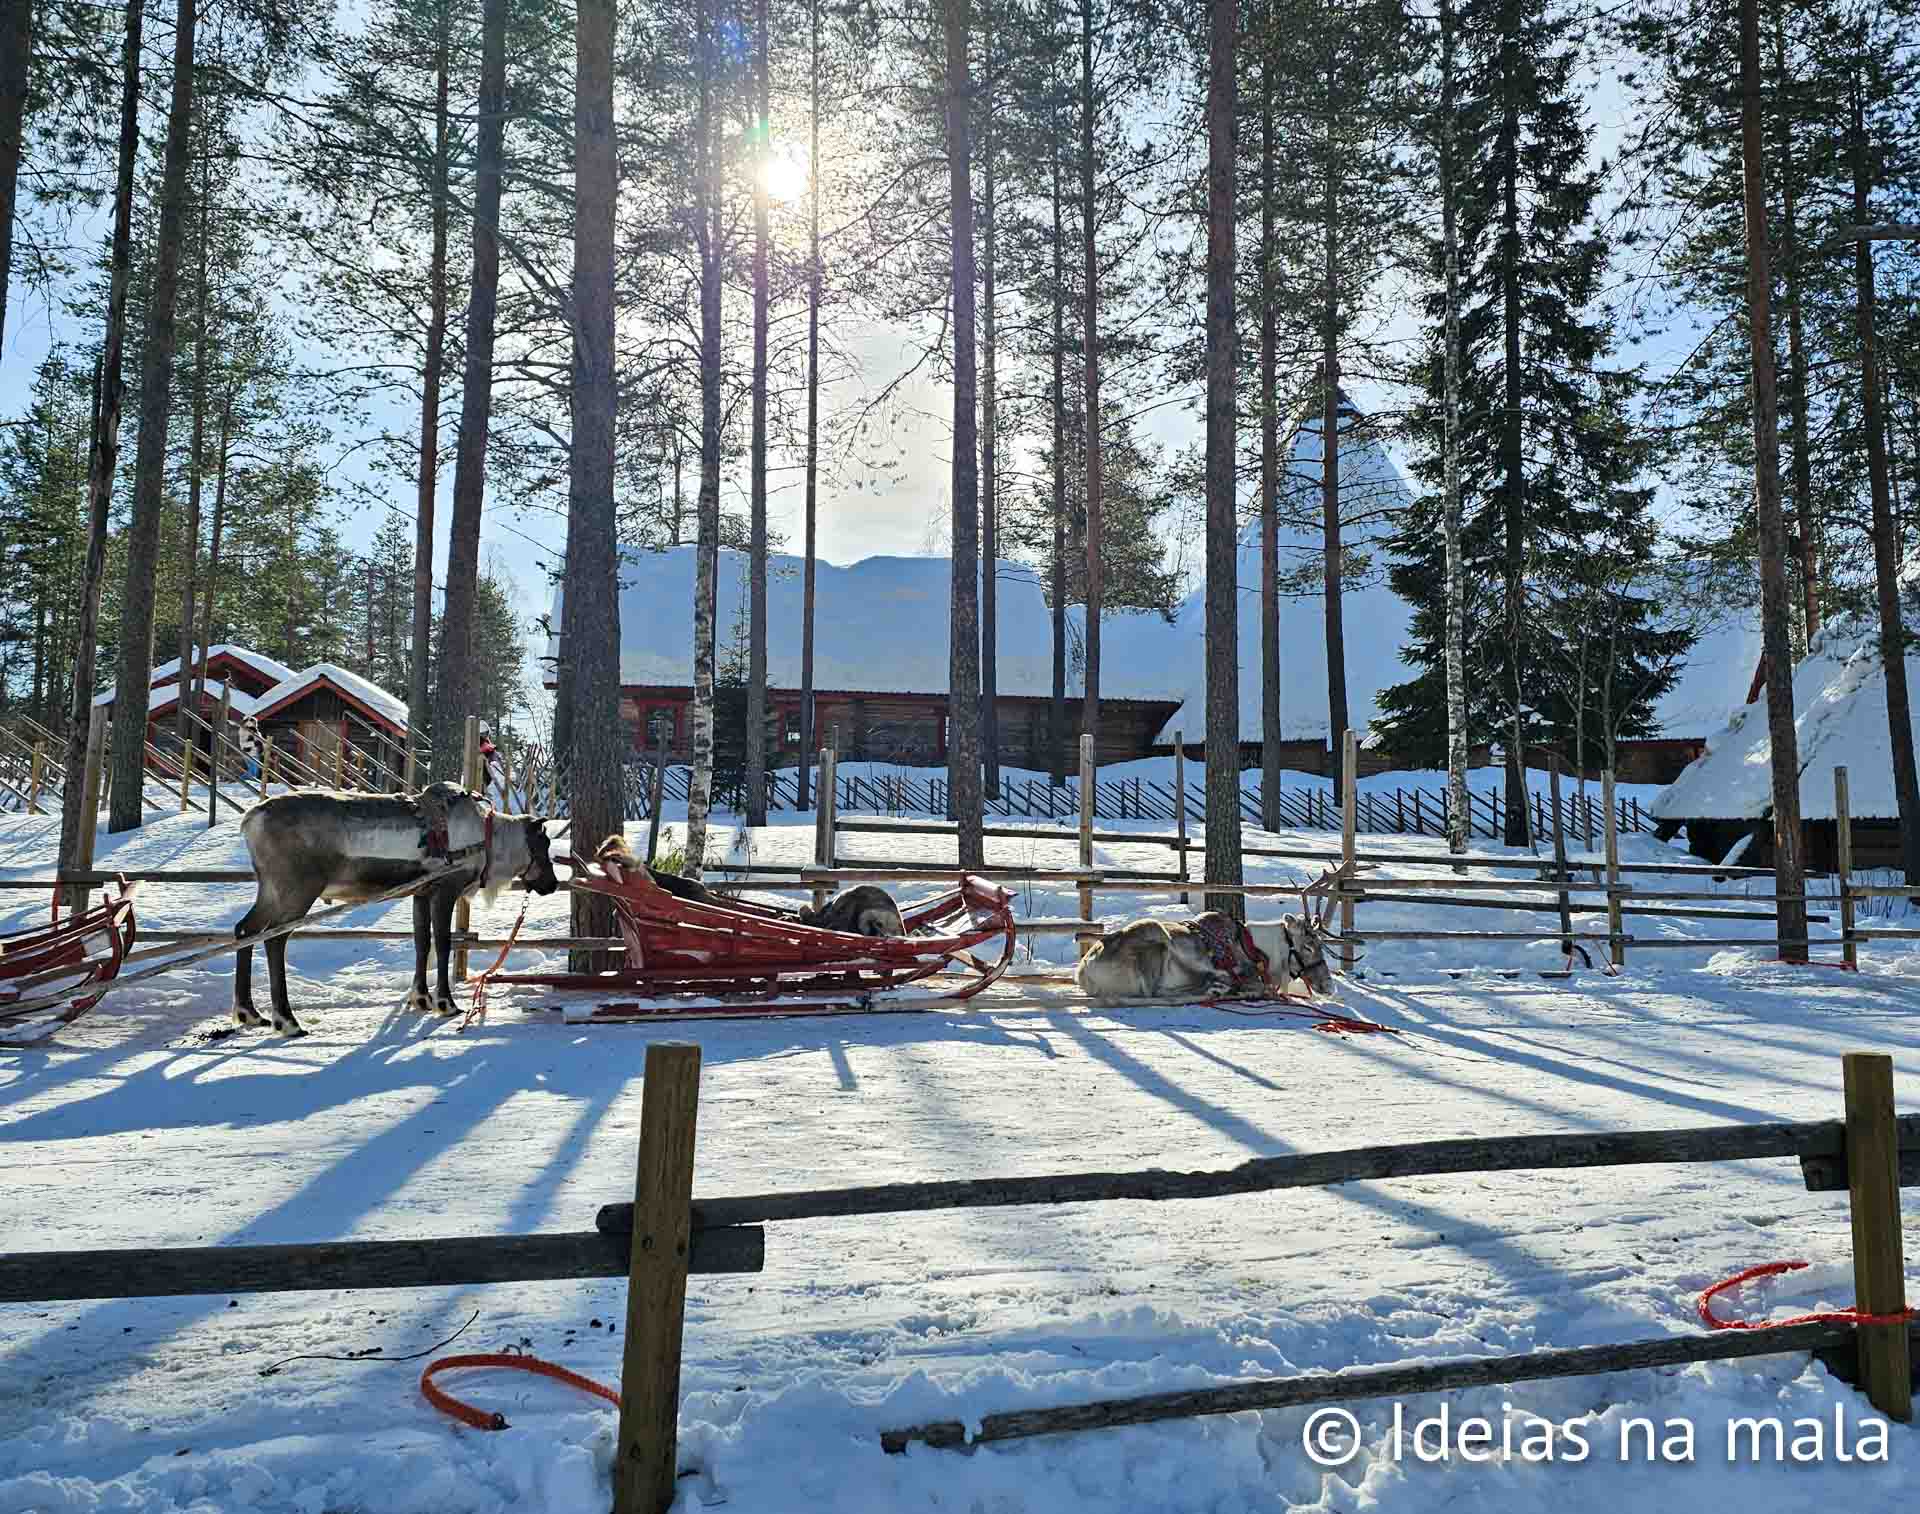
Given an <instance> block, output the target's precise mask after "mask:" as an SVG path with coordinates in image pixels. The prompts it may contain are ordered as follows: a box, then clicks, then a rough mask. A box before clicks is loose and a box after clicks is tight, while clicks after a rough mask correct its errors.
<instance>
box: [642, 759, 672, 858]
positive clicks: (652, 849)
mask: <svg viewBox="0 0 1920 1514" xmlns="http://www.w3.org/2000/svg"><path fill="white" fill-rule="evenodd" d="M650 797H651V799H652V803H651V804H649V805H648V808H649V809H650V810H651V811H652V813H651V814H650V815H649V816H648V818H647V861H648V862H649V863H651V862H652V861H653V859H654V856H655V855H656V854H657V853H658V852H659V850H660V806H661V805H662V804H664V803H666V798H667V733H666V730H665V728H664V725H663V728H662V730H661V732H660V739H659V741H657V742H655V743H654V748H653V793H652V795H651V796H650Z"/></svg>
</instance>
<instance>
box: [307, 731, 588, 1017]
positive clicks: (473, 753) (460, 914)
mask: <svg viewBox="0 0 1920 1514" xmlns="http://www.w3.org/2000/svg"><path fill="white" fill-rule="evenodd" d="M344 748H345V741H344V738H343V739H342V749H343V750H344ZM460 783H461V786H462V787H463V788H468V789H477V788H479V787H480V717H479V716H477V715H469V716H468V717H467V730H466V747H465V749H464V750H463V752H462V754H461V757H460ZM587 844H588V845H589V846H591V845H593V842H592V841H591V840H589V841H588V843H587ZM472 923H473V905H472V904H471V903H470V902H469V901H468V900H467V899H465V898H462V899H461V900H460V902H459V903H458V904H456V905H455V906H454V907H453V928H454V930H455V931H456V932H457V933H458V934H459V935H460V936H461V937H462V938H464V937H465V936H466V935H467V934H468V928H469V927H470V926H471V925H472ZM453 977H454V981H455V982H457V983H464V982H466V981H467V949H466V947H464V946H456V947H455V948H454V949H453Z"/></svg>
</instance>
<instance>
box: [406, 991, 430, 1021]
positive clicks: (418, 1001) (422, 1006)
mask: <svg viewBox="0 0 1920 1514" xmlns="http://www.w3.org/2000/svg"><path fill="white" fill-rule="evenodd" d="M403 1007H404V1008H405V1009H407V1010H408V1011H410V1012H411V1013H413V1014H417V1015H430V1014H432V1013H433V1000H432V999H430V998H428V997H427V991H426V990H425V989H424V988H416V989H413V990H411V991H410V992H409V993H408V994H407V1002H406V1004H405V1005H404V1006H403Z"/></svg>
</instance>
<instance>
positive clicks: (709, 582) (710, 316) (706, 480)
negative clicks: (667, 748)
mask: <svg viewBox="0 0 1920 1514" xmlns="http://www.w3.org/2000/svg"><path fill="white" fill-rule="evenodd" d="M711 4H712V0H698V8H699V21H698V43H697V45H698V47H699V50H700V57H699V60H698V61H699V71H700V116H699V126H698V131H699V135H700V149H699V183H698V185H697V186H696V188H695V207H694V215H695V220H696V223H697V229H696V231H695V240H696V241H697V242H698V244H699V248H700V512H699V513H700V518H699V521H698V523H697V524H696V526H695V528H694V535H695V540H696V543H697V545H696V546H695V547H694V556H693V709H692V717H693V718H692V724H693V729H692V732H691V744H692V748H693V750H692V753H691V757H692V771H691V773H690V775H689V782H688V787H687V845H686V864H685V867H684V871H685V873H686V875H687V876H688V877H689V878H698V877H699V876H700V874H701V871H702V869H703V868H704V867H705V866H706V856H707V812H708V809H709V808H710V807H711V805H712V802H713V609H714V605H713V601H714V574H715V571H716V569H717V567H718V559H719V546H720V261H721V245H720V241H721V226H722V215H721V206H720V186H719V172H720V165H719V153H718V149H717V147H716V145H715V143H714V108H713V89H714V80H713V15H712V12H711V10H710V9H709V6H710V5H711Z"/></svg>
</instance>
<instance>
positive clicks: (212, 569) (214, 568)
mask: <svg viewBox="0 0 1920 1514" xmlns="http://www.w3.org/2000/svg"><path fill="white" fill-rule="evenodd" d="M232 444H233V382H232V380H231V379H229V380H228V382H227V392H226V394H225V396H224V397H223V398H222V399H221V401H220V457H219V461H218V462H217V463H216V464H215V466H214V475H213V529H212V530H211V531H210V532H209V533H208V534H209V536H210V538H211V539H210V540H209V541H208V543H207V594H206V599H205V601H204V603H203V605H202V607H201V610H200V614H199V620H200V633H199V642H200V647H201V653H202V655H201V659H200V672H199V675H198V676H197V677H196V678H195V680H194V689H193V699H194V704H195V705H196V706H197V705H198V704H199V703H200V702H201V699H202V697H203V696H204V695H205V693H206V681H207V662H206V656H205V651H206V648H208V647H210V646H212V645H213V600H214V596H215V595H216V594H218V593H219V592H220V539H221V537H222V535H223V534H224V533H225V531H226V523H227V450H228V448H229V447H231V446H232Z"/></svg>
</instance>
